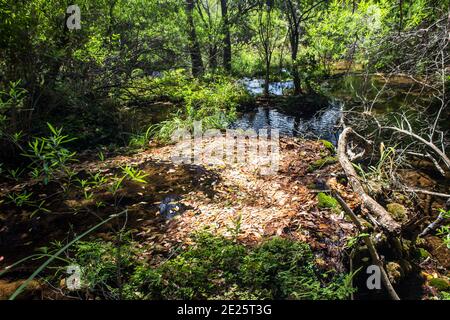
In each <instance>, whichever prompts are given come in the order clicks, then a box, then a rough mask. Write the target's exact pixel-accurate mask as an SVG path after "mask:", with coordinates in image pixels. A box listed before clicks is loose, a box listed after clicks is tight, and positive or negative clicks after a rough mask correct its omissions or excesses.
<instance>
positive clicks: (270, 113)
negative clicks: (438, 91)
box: [231, 74, 449, 144]
mask: <svg viewBox="0 0 450 320" xmlns="http://www.w3.org/2000/svg"><path fill="white" fill-rule="evenodd" d="M239 82H240V83H242V84H243V85H244V87H245V88H246V89H247V91H248V92H249V93H250V94H252V95H255V96H257V95H261V94H262V93H263V86H264V80H263V79H250V78H243V79H241V80H239ZM292 88H293V82H292V81H282V82H273V83H270V85H269V93H270V94H271V95H275V96H281V95H284V94H286V93H287V92H286V90H290V89H292ZM322 90H323V92H324V93H325V95H327V96H328V98H329V101H330V102H329V103H328V105H327V106H325V107H322V108H319V107H318V108H317V112H316V113H315V114H314V113H313V114H311V113H305V112H302V105H301V100H299V105H298V108H295V107H294V108H288V109H287V108H283V107H281V106H276V105H273V106H264V107H258V108H257V109H254V110H250V111H245V112H243V113H241V114H240V115H239V117H238V119H237V121H235V122H234V123H233V124H232V126H231V127H232V128H235V129H236V128H241V129H244V130H246V129H254V130H256V131H258V130H259V129H269V130H270V129H278V130H279V132H280V135H284V136H296V137H304V138H310V139H315V138H317V139H326V140H329V141H331V142H332V143H334V144H336V143H337V139H338V138H339V133H340V131H339V128H338V126H337V125H336V124H337V123H338V121H339V120H340V117H341V111H342V110H349V109H353V110H356V111H363V110H364V105H365V107H368V106H370V107H371V112H373V113H375V114H378V115H383V116H386V117H388V118H392V120H394V119H395V118H396V117H397V118H398V117H399V115H400V114H401V113H406V114H409V115H410V116H412V117H411V119H410V120H411V121H410V122H411V124H412V126H413V127H414V124H415V122H417V123H420V121H421V118H420V113H418V112H417V110H421V111H422V112H427V113H428V114H430V113H432V112H435V110H436V105H435V100H434V101H433V100H432V99H430V98H428V97H427V96H426V95H421V94H419V93H420V88H419V87H418V85H417V84H416V83H414V82H413V81H412V80H410V79H405V78H391V79H390V80H389V83H388V85H386V84H385V81H384V79H383V78H382V77H380V76H376V75H373V76H370V77H368V78H366V77H364V75H359V74H352V75H346V76H342V77H338V78H334V79H329V80H327V81H325V82H324V83H323V84H322ZM380 90H382V91H381V92H382V93H381V94H379V92H380ZM373 100H377V102H376V103H374V104H373V105H371V101H373ZM415 115H418V116H417V117H416V116H415ZM442 119H443V123H442V125H443V127H444V128H449V124H448V121H445V119H446V117H442Z"/></svg>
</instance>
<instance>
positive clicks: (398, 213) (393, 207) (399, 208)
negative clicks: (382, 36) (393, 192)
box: [386, 202, 408, 222]
mask: <svg viewBox="0 0 450 320" xmlns="http://www.w3.org/2000/svg"><path fill="white" fill-rule="evenodd" d="M386 208H387V211H388V212H389V213H390V214H391V216H392V218H393V219H394V220H395V221H398V222H402V221H405V220H406V219H407V218H408V215H407V210H406V208H405V207H404V206H403V205H401V204H399V203H395V202H394V203H389V204H388V205H387V207H386Z"/></svg>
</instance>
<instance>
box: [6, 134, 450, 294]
mask: <svg viewBox="0 0 450 320" xmlns="http://www.w3.org/2000/svg"><path fill="white" fill-rule="evenodd" d="M209 143H215V142H214V141H210V142H209ZM327 147H328V148H327ZM173 148H174V146H152V147H151V148H149V149H148V150H145V151H142V152H138V153H133V154H129V155H124V154H123V155H110V156H109V157H107V158H106V159H104V160H99V159H96V155H95V154H94V153H90V152H86V153H85V154H82V155H80V159H81V160H80V162H79V163H77V164H75V165H73V169H74V170H75V172H77V173H76V176H77V177H79V178H83V177H89V176H91V175H94V174H96V173H99V172H100V173H101V174H102V175H104V176H114V175H115V174H116V173H117V172H118V170H119V168H120V167H121V166H125V165H129V166H133V167H136V168H139V169H140V170H142V171H143V172H145V173H146V174H147V176H146V178H145V180H146V183H145V184H138V183H135V182H132V181H127V182H125V184H124V188H122V189H121V190H120V191H119V195H118V197H119V198H120V206H121V207H123V208H126V209H127V219H126V222H123V221H121V222H120V223H109V224H105V225H103V226H102V227H101V228H100V229H98V230H97V231H96V232H95V233H93V234H91V235H89V236H88V238H89V239H96V238H101V239H104V240H107V241H109V240H113V238H114V236H115V234H116V233H117V232H118V230H119V229H120V228H122V227H123V225H124V224H125V226H126V229H127V230H131V232H132V235H133V240H135V241H136V242H137V243H139V246H141V248H142V249H143V251H142V252H143V254H142V259H146V260H148V261H150V262H151V264H154V265H158V264H159V263H161V262H163V261H165V260H166V259H168V258H169V257H171V256H172V255H174V254H176V252H177V251H178V250H180V249H181V248H186V247H188V246H189V245H190V244H192V242H193V240H192V238H191V236H192V234H193V233H194V232H198V231H201V230H207V231H209V232H211V233H213V234H218V235H223V236H225V237H228V238H231V237H233V235H235V236H236V237H237V239H238V241H239V242H241V243H243V244H246V245H249V246H252V245H255V244H257V243H260V242H261V241H262V240H263V239H267V238H269V237H271V236H274V235H277V236H281V237H287V238H290V239H293V240H299V241H303V242H306V243H308V244H309V245H310V246H311V248H312V250H313V252H314V254H315V259H316V264H317V265H318V266H319V267H320V268H321V269H323V270H324V272H325V271H327V270H334V271H337V272H348V271H349V270H348V269H349V267H348V265H349V257H348V252H349V250H348V249H349V243H350V242H351V239H352V237H354V236H355V234H356V229H355V227H354V225H353V224H352V222H351V220H349V219H348V218H347V217H346V216H344V214H343V213H342V212H341V211H340V210H337V208H336V207H335V206H334V205H333V204H329V203H326V201H325V202H324V201H319V200H318V196H317V195H318V194H319V193H320V192H323V191H324V189H326V188H327V187H326V183H331V184H333V186H334V187H335V188H337V189H338V190H339V191H340V193H341V194H342V195H343V197H344V199H345V200H346V202H347V203H348V204H349V206H350V207H351V208H352V209H354V210H355V211H356V212H361V208H360V206H359V199H358V198H357V196H356V195H355V194H354V193H353V192H352V191H351V189H350V187H349V186H347V185H346V181H345V179H344V178H343V177H342V176H341V173H340V171H341V169H340V166H339V163H338V162H337V161H336V158H335V157H334V155H333V150H332V148H330V146H329V145H327V144H324V143H323V142H321V141H309V140H301V139H296V138H282V139H281V141H280V163H279V170H278V173H277V174H276V175H261V173H260V172H259V170H258V168H257V166H255V165H251V164H250V165H249V164H248V163H235V162H233V163H229V162H228V163H227V162H226V161H225V162H221V163H213V164H210V163H208V159H204V160H203V163H201V164H198V165H188V164H181V165H180V164H174V163H173V162H172V161H171V159H170V155H171V154H172V151H173ZM83 159H84V160H83ZM94 159H96V160H94ZM324 159H326V160H325V161H324ZM14 190H28V191H29V192H32V193H33V194H34V195H37V197H38V198H45V199H51V200H50V201H49V203H50V206H49V207H48V208H47V209H48V210H49V211H50V212H51V213H38V214H34V215H31V212H29V211H27V210H26V209H25V208H22V209H21V208H18V207H16V206H12V205H10V204H7V203H6V204H2V205H1V206H2V208H1V209H2V210H1V213H0V219H1V221H2V225H3V227H2V228H1V230H0V239H1V241H0V252H1V259H2V261H0V266H2V267H4V266H7V265H10V264H11V263H13V262H15V261H17V260H19V259H21V258H24V257H26V256H28V255H30V254H33V253H35V250H36V249H37V248H39V247H46V246H49V242H50V241H57V240H59V241H63V242H64V241H67V239H72V238H73V235H77V234H80V233H81V232H83V231H85V230H87V229H89V228H90V227H91V226H93V225H95V224H96V223H98V222H99V221H101V220H102V219H105V218H107V217H108V216H109V215H110V214H113V213H116V210H117V208H116V207H114V206H113V205H108V204H111V203H113V202H114V201H115V200H114V199H113V198H112V196H111V194H110V193H108V192H107V191H106V187H104V188H98V189H96V190H93V191H94V194H93V197H92V198H90V199H86V198H83V196H82V194H80V192H79V191H76V190H69V191H68V192H67V193H61V192H60V191H58V187H57V185H56V184H54V183H50V184H49V185H47V186H45V187H43V186H42V185H41V184H38V183H36V182H34V181H27V182H24V183H22V184H19V185H15V184H11V183H6V184H3V185H2V186H1V193H2V194H6V193H9V194H10V193H12V192H14ZM98 203H104V204H106V205H104V206H102V207H99V206H98ZM163 205H165V206H163ZM164 208H166V209H167V208H170V210H166V209H164ZM362 211H363V213H364V209H362ZM424 247H426V248H427V250H428V251H429V252H430V253H431V256H430V257H429V258H428V259H427V260H426V261H422V265H421V269H422V271H425V272H426V273H425V276H426V275H428V276H430V275H431V277H433V276H432V274H433V273H434V274H438V273H439V272H444V274H445V272H446V271H445V270H448V267H449V262H450V260H449V254H448V250H446V249H445V248H441V247H442V242H441V241H440V240H439V239H438V238H436V237H428V238H427V241H426V243H425V244H424ZM419 259H420V258H419ZM363 261H364V259H363ZM419 261H420V260H419ZM37 265H38V262H31V263H27V264H24V265H22V266H19V267H17V268H15V269H14V270H13V271H11V272H10V273H9V274H8V280H2V282H0V297H1V298H5V297H7V296H8V294H11V293H12V292H11V291H12V290H14V289H15V288H17V286H18V285H19V284H20V281H17V280H19V279H22V278H24V277H25V276H26V275H28V274H30V273H31V272H32V271H33V270H34V269H35V268H36V266H37ZM439 270H441V271H439ZM353 271H354V270H353ZM363 276H364V275H363ZM425 280H426V277H425V278H423V281H421V282H420V281H419V284H418V286H419V288H416V289H419V292H417V294H418V295H419V296H420V295H421V294H420V292H422V289H424V288H425V289H426V287H424V288H422V287H421V285H422V284H423V283H424V282H425ZM356 281H358V280H357V279H356ZM36 287H37V288H39V286H37V285H35V287H33V286H31V290H34V291H36ZM428 288H430V287H428ZM46 292H47V293H45V294H48V295H50V296H51V295H52V294H54V292H53V293H52V294H50V293H49V291H46ZM50 292H52V290H50Z"/></svg>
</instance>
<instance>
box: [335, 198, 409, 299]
mask: <svg viewBox="0 0 450 320" xmlns="http://www.w3.org/2000/svg"><path fill="white" fill-rule="evenodd" d="M332 193H333V196H334V197H335V198H336V199H337V201H338V202H339V204H340V205H341V207H342V208H343V209H344V211H345V213H347V214H348V215H349V216H350V218H351V219H352V221H353V223H354V224H355V225H356V227H357V228H358V230H359V231H360V232H361V233H364V232H365V231H366V230H365V229H364V227H363V225H362V224H361V222H360V221H359V220H358V217H357V216H356V215H355V213H354V212H353V210H352V209H350V207H349V206H348V205H347V203H346V202H345V201H344V199H342V197H341V196H340V194H339V192H337V191H336V190H333V192H332ZM362 238H363V240H364V243H365V244H366V246H367V248H368V249H369V253H370V256H371V257H372V262H373V263H374V264H375V265H377V266H378V268H380V271H381V281H382V282H383V284H384V286H385V287H386V290H387V292H388V293H389V296H390V297H391V298H392V300H400V298H399V296H398V294H397V292H395V289H394V287H393V286H392V283H391V281H390V280H389V277H388V275H387V273H386V270H385V269H384V265H383V262H382V261H381V259H380V255H379V254H378V252H377V249H376V248H375V245H374V244H373V242H372V239H371V238H370V236H369V235H365V236H363V237H362Z"/></svg>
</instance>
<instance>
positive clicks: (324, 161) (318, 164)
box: [308, 156, 337, 172]
mask: <svg viewBox="0 0 450 320" xmlns="http://www.w3.org/2000/svg"><path fill="white" fill-rule="evenodd" d="M336 162H337V158H336V157H331V156H328V157H324V158H321V159H319V160H316V161H314V162H312V163H311V164H310V165H309V167H308V172H313V171H316V170H318V169H321V168H323V167H324V166H327V165H329V164H334V163H336Z"/></svg>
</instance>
